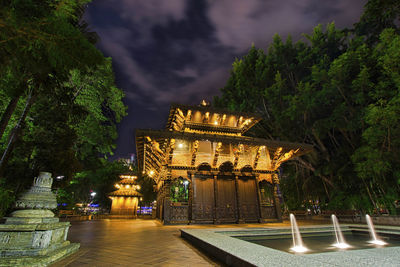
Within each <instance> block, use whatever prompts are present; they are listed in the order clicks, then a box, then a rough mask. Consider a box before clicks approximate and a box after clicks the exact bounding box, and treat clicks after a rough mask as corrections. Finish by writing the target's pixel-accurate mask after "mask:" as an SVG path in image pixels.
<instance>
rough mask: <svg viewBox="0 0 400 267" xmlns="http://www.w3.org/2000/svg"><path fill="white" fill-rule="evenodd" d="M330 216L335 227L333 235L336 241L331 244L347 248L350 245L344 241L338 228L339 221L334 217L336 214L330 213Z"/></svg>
mask: <svg viewBox="0 0 400 267" xmlns="http://www.w3.org/2000/svg"><path fill="white" fill-rule="evenodd" d="M331 217H332V223H333V228H334V229H335V235H336V243H335V244H333V246H334V247H337V248H342V249H346V248H349V247H350V245H349V244H347V243H346V241H345V240H344V237H343V233H342V230H340V225H339V221H338V219H337V218H336V215H335V214H332V216H331Z"/></svg>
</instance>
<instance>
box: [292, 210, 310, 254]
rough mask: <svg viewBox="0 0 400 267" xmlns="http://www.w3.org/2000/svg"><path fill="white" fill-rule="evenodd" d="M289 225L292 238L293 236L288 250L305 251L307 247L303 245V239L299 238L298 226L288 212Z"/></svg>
mask: <svg viewBox="0 0 400 267" xmlns="http://www.w3.org/2000/svg"><path fill="white" fill-rule="evenodd" d="M290 225H291V228H292V238H293V247H291V248H290V250H292V251H294V252H298V253H302V252H306V251H308V249H307V248H306V247H305V246H304V245H303V240H302V239H301V235H300V231H299V227H298V226H297V222H296V218H295V217H294V215H293V214H292V213H291V214H290Z"/></svg>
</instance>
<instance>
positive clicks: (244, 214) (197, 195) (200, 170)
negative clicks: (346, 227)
mask: <svg viewBox="0 0 400 267" xmlns="http://www.w3.org/2000/svg"><path fill="white" fill-rule="evenodd" d="M260 120H261V116H260V115H258V114H250V113H242V112H232V111H228V110H224V109H217V108H212V107H210V106H209V105H207V104H206V103H204V102H203V103H202V104H201V105H199V106H188V105H179V104H173V105H172V106H171V109H170V113H169V117H168V122H167V126H166V129H165V130H137V131H136V149H137V155H138V166H139V170H140V172H142V174H147V175H148V176H150V177H151V178H152V179H154V181H155V183H156V190H157V207H156V217H157V218H158V219H159V220H161V221H162V222H163V223H164V224H186V223H216V224H218V223H242V222H267V221H281V208H280V195H279V194H280V191H279V171H278V168H279V167H280V166H281V164H283V163H284V162H286V161H288V160H290V159H293V158H294V157H298V156H300V155H303V154H305V153H308V152H310V151H311V150H312V146H311V145H307V144H299V143H291V142H281V141H275V140H268V139H262V138H254V137H248V136H245V135H244V134H245V133H246V132H247V131H248V130H249V129H250V128H251V127H253V126H254V125H256V124H257V123H258V122H259V121H260Z"/></svg>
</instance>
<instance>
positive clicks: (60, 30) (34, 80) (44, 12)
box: [0, 0, 103, 165]
mask: <svg viewBox="0 0 400 267" xmlns="http://www.w3.org/2000/svg"><path fill="white" fill-rule="evenodd" d="M86 3H87V1H74V0H63V1H50V0H49V1H40V0H32V1H13V0H9V1H3V2H2V3H1V6H0V15H1V16H0V18H1V19H0V40H2V41H1V43H0V44H1V46H0V58H1V61H0V69H1V71H0V77H1V79H0V81H1V82H2V86H7V88H9V89H8V90H7V92H8V96H9V99H10V100H9V104H8V106H7V108H6V109H5V112H4V113H3V116H2V119H1V124H0V136H1V135H2V134H3V133H4V131H5V128H6V126H7V125H8V121H9V120H10V118H11V116H12V114H13V112H14V111H15V107H16V105H17V103H18V101H19V100H20V98H21V96H23V95H24V94H25V95H26V101H27V103H26V105H25V107H26V108H25V109H24V112H23V113H22V114H21V115H20V119H19V120H18V124H17V125H16V126H15V130H14V131H11V133H10V137H9V140H10V141H9V142H8V143H9V145H8V146H7V147H6V149H5V152H4V153H3V157H2V161H1V164H2V165H4V162H5V160H6V159H7V154H8V153H9V152H10V151H11V149H12V147H13V143H14V142H15V141H16V139H17V138H18V137H19V136H20V131H21V127H22V124H23V122H24V121H25V118H26V116H27V114H28V113H29V111H30V108H31V106H32V104H33V103H34V102H35V100H36V99H37V97H38V96H40V97H41V96H43V95H44V96H45V95H51V94H52V93H53V92H54V91H53V89H54V87H56V86H57V85H59V84H61V83H62V82H63V81H65V80H66V79H68V76H69V71H70V70H71V69H74V68H77V69H84V68H86V67H87V66H91V65H96V64H99V63H101V62H102V60H103V56H102V54H101V53H100V51H99V50H97V49H96V48H95V46H94V45H93V44H92V43H91V42H90V41H91V40H93V39H90V38H87V37H86V36H85V34H84V33H83V32H82V31H81V30H82V27H79V25H80V24H79V19H80V17H79V14H81V7H82V6H83V5H84V4H86Z"/></svg>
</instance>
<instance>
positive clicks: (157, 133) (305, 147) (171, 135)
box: [136, 129, 313, 171]
mask: <svg viewBox="0 0 400 267" xmlns="http://www.w3.org/2000/svg"><path fill="white" fill-rule="evenodd" d="M147 137H149V138H150V139H151V140H155V141H157V142H158V143H159V144H160V148H161V150H163V147H164V146H165V145H166V143H167V142H168V140H169V139H182V140H192V141H195V140H208V141H214V142H222V143H231V144H247V145H254V146H266V147H267V148H268V149H269V150H270V151H274V150H276V149H277V148H280V147H282V148H284V149H285V150H291V149H294V150H296V149H299V150H298V151H297V152H296V156H301V155H304V154H306V153H309V152H311V151H312V150H313V146H312V145H309V144H304V143H292V142H283V141H275V140H268V139H263V138H255V137H248V136H232V135H219V134H209V133H190V132H177V131H168V130H145V129H138V130H136V151H137V154H138V156H137V159H138V165H139V168H140V170H141V171H143V170H142V168H143V160H144V153H145V150H144V145H145V142H146V140H147Z"/></svg>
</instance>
